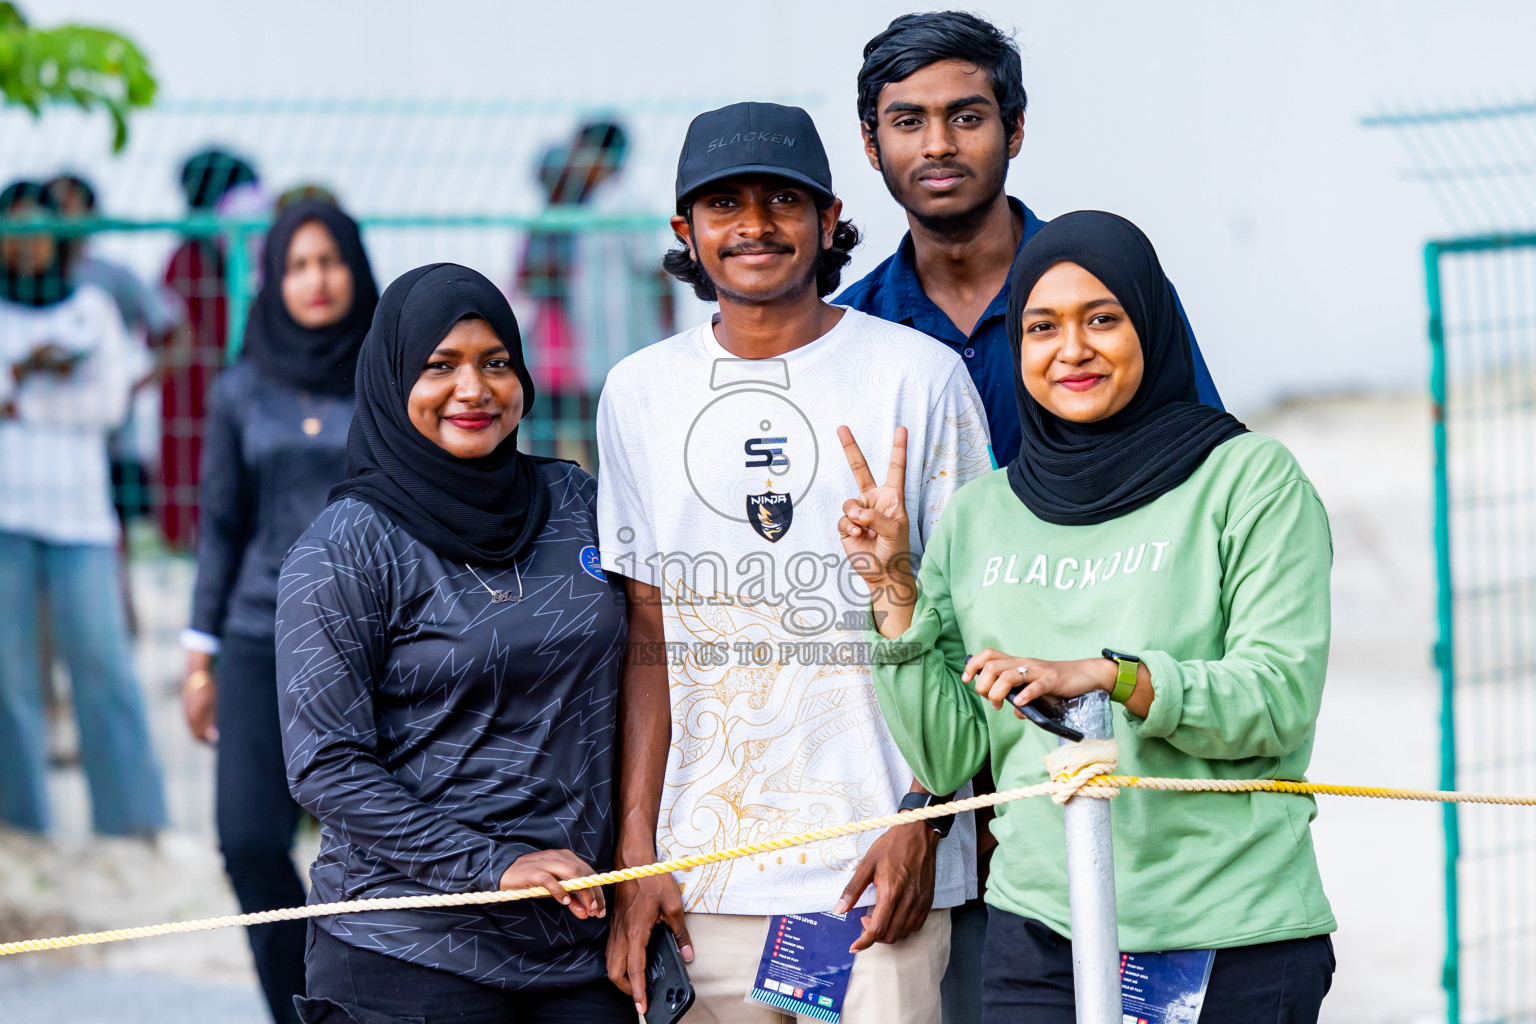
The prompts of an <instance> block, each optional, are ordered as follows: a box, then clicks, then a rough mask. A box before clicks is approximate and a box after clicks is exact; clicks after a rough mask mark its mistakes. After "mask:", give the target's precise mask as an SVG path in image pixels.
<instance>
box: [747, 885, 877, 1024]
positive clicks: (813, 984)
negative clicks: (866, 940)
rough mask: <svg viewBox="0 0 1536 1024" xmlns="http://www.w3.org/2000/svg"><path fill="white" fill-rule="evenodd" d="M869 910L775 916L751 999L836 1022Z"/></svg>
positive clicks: (770, 922)
mask: <svg viewBox="0 0 1536 1024" xmlns="http://www.w3.org/2000/svg"><path fill="white" fill-rule="evenodd" d="M866 909H867V908H864V907H860V908H857V909H855V910H850V911H849V912H848V913H846V914H779V915H777V916H775V917H774V918H773V919H772V920H771V921H769V922H768V941H767V942H765V943H764V944H763V958H762V960H761V961H760V962H759V963H758V965H757V981H756V982H755V983H754V984H753V986H752V991H751V992H750V993H748V996H747V998H749V999H755V1000H756V1001H758V1002H760V1003H767V1004H768V1005H769V1006H772V1007H774V1008H776V1009H779V1010H783V1011H784V1012H786V1013H801V1014H804V1015H805V1016H807V1017H814V1018H816V1019H817V1020H824V1021H828V1022H829V1024H837V1022H838V1021H839V1020H841V1019H842V1016H843V1000H844V999H845V998H846V997H847V995H848V978H849V975H851V974H852V973H853V956H854V955H853V954H852V953H850V952H848V947H849V946H851V945H853V941H854V940H855V939H857V938H858V937H859V936H860V935H861V934H862V933H863V931H864V911H865V910H866Z"/></svg>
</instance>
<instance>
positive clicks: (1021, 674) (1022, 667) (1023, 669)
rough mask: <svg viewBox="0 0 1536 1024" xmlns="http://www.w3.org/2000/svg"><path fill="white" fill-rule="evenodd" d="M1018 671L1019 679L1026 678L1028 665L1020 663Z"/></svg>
mask: <svg viewBox="0 0 1536 1024" xmlns="http://www.w3.org/2000/svg"><path fill="white" fill-rule="evenodd" d="M1018 673H1019V678H1020V679H1026V678H1028V677H1029V666H1028V665H1020V666H1019V667H1018Z"/></svg>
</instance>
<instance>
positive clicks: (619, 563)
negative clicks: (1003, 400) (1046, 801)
mask: <svg viewBox="0 0 1536 1024" xmlns="http://www.w3.org/2000/svg"><path fill="white" fill-rule="evenodd" d="M839 425H847V426H848V427H849V428H850V429H851V430H852V431H853V434H854V437H855V438H856V439H857V440H858V442H859V445H860V447H861V448H862V449H863V451H864V455H865V457H866V458H867V459H868V461H869V464H870V466H871V467H872V471H873V473H874V475H875V478H876V479H877V480H880V481H883V480H884V479H885V468H886V466H887V464H888V460H889V458H890V448H891V441H892V438H893V435H894V433H895V429H896V427H898V426H905V427H906V428H907V431H908V442H907V452H908V459H907V476H906V502H907V514H908V517H909V519H910V520H911V523H912V548H913V552H914V554H915V555H918V556H920V555H921V552H922V548H923V542H924V540H925V539H926V538H927V536H928V535H929V533H930V532H931V531H932V529H933V527H934V525H935V524H936V523H937V522H938V518H939V513H940V511H941V510H942V509H943V507H944V504H945V502H946V501H947V500H948V498H949V496H950V495H951V494H952V493H954V491H955V490H956V488H958V487H959V486H960V485H961V484H963V483H964V482H966V481H967V480H970V479H972V478H973V477H977V476H980V475H981V474H983V473H985V472H987V471H988V469H989V468H990V463H989V460H988V456H987V424H986V414H985V413H984V412H983V411H982V407H981V403H980V401H979V399H978V397H977V394H976V389H975V387H974V386H973V384H972V383H971V379H970V376H969V375H968V374H967V373H966V370H965V367H964V365H963V364H962V363H961V362H960V360H959V358H958V357H957V356H955V354H954V353H952V352H951V351H949V349H947V348H946V347H945V346H944V345H943V344H941V343H940V342H937V341H935V340H933V339H932V338H929V337H928V336H927V335H924V334H921V333H919V332H917V331H914V330H911V329H910V328H907V327H903V326H901V325H899V324H892V323H889V322H887V321H884V320H880V319H877V318H875V317H871V316H868V315H866V314H864V313H860V312H858V311H856V310H847V311H845V312H844V313H843V316H842V319H841V320H840V321H839V322H838V324H837V325H836V326H835V327H834V328H833V329H832V330H830V331H828V332H827V333H826V334H825V335H823V336H822V337H821V338H818V339H817V340H816V341H814V342H811V343H810V344H808V345H804V346H802V347H801V348H798V349H795V350H794V351H792V352H789V353H787V354H786V355H784V356H782V357H779V358H772V359H758V360H748V359H739V358H736V357H734V356H732V355H731V354H730V353H729V352H728V351H726V350H725V349H724V348H722V347H721V346H720V344H719V342H718V341H717V340H716V339H715V335H714V330H713V327H712V325H711V324H708V323H706V324H704V325H702V326H700V327H697V328H694V329H693V330H689V331H685V332H683V333H682V334H678V335H676V336H674V337H671V338H668V339H667V340H665V341H662V342H658V343H657V344H655V345H651V346H649V347H648V348H645V349H642V350H641V351H639V352H636V353H635V354H633V355H631V356H629V357H628V358H626V359H624V360H623V361H622V362H620V363H619V364H618V365H617V366H615V367H614V368H613V370H612V371H611V372H610V373H609V374H608V380H607V385H606V386H605V388H604V390H603V394H602V400H601V403H600V405H599V408H598V416H597V439H598V448H599V455H600V469H599V476H598V528H599V533H600V536H601V560H602V566H603V568H604V569H606V570H609V571H612V572H617V573H620V574H622V575H625V576H629V577H631V578H633V579H637V580H640V581H642V582H645V583H649V584H651V585H653V586H657V587H659V588H660V589H661V591H662V596H663V600H664V611H663V621H664V625H665V636H666V642H667V647H666V649H665V650H664V651H661V650H658V651H654V652H648V653H649V655H650V656H654V657H665V658H666V659H667V661H668V665H669V669H668V673H669V678H670V682H671V697H672V746H671V750H670V752H669V755H668V760H667V777H666V785H665V788H664V790H663V794H662V802H661V818H660V821H659V823H658V827H657V833H656V843H657V850H658V854H659V855H660V856H663V857H678V856H683V855H686V854H693V853H703V852H707V851H711V850H717V849H723V848H726V847H730V846H736V845H739V844H742V843H748V842H753V841H757V840H764V839H771V838H774V837H778V836H786V835H791V834H793V833H797V832H803V831H807V830H810V829H816V828H823V827H826V826H830V825H836V824H841V823H845V822H850V821H856V820H858V819H861V818H866V817H872V816H876V815H881V814H888V813H890V812H891V811H893V810H894V809H895V808H896V805H897V804H898V803H899V801H900V800H901V798H902V796H903V795H905V793H906V792H907V790H908V788H909V787H910V785H911V782H912V773H911V771H910V770H909V769H908V767H907V765H906V762H905V761H904V760H903V759H902V757H901V753H900V751H898V750H897V748H896V745H895V743H894V741H893V740H892V739H891V735H890V732H889V731H888V730H887V729H886V727H885V723H884V721H883V719H882V718H881V715H880V706H879V704H878V702H877V701H876V698H875V691H874V686H873V684H872V683H871V680H870V675H869V671H868V668H867V659H866V658H865V656H864V653H863V647H862V640H863V633H862V629H863V623H864V618H865V616H866V615H867V611H868V607H869V592H868V590H867V589H866V588H865V587H864V585H863V582H862V581H861V580H860V579H859V577H858V574H857V573H856V572H854V571H853V569H852V567H851V566H850V565H849V564H848V562H847V558H846V556H845V555H844V553H843V549H842V544H841V542H840V540H839V539H838V535H837V521H838V518H839V517H840V516H841V515H842V505H843V502H844V501H846V500H847V499H848V498H850V497H854V496H855V495H856V494H857V493H858V490H857V488H856V487H855V485H854V482H853V474H852V471H850V470H849V468H848V464H847V461H846V459H845V458H844V455H843V451H842V447H841V445H840V443H839V441H838V438H837V428H838V426H839ZM877 835H878V833H871V832H866V833H863V834H861V835H858V836H848V837H844V838H841V839H836V840H830V841H826V842H821V843H816V844H813V845H810V846H806V847H801V848H797V849H792V850H786V851H782V852H779V853H772V854H766V855H762V856H757V857H749V858H743V859H740V860H734V861H728V862H726V863H722V864H715V865H709V866H706V867H703V868H696V869H694V870H692V871H689V872H685V873H681V874H679V876H678V881H679V882H680V883H682V885H683V897H684V903H685V905H686V907H687V909H688V910H689V911H692V912H705V913H722V914H780V913H810V912H816V911H827V910H830V909H831V907H832V905H833V903H834V902H835V901H836V899H837V897H838V895H839V894H840V893H841V892H842V890H843V887H844V886H845V885H847V883H848V880H849V878H850V876H851V874H852V872H853V869H854V867H855V866H856V865H857V864H858V861H859V858H860V857H861V856H862V855H863V853H864V852H865V851H866V850H867V849H868V848H869V845H870V843H872V842H873V841H874V839H875V837H876V836H877ZM975 848H976V833H975V825H974V822H973V821H972V820H971V816H970V815H965V816H963V817H962V819H961V820H959V821H957V822H956V823H955V827H954V829H953V831H951V833H950V836H949V838H947V839H946V840H944V841H943V842H942V843H941V844H940V846H939V860H938V872H937V881H936V887H935V894H934V895H935V899H934V905H935V906H938V907H950V906H956V905H958V904H960V903H961V902H963V901H964V900H966V899H967V898H969V897H972V896H974V895H975V894H976V873H975V862H976V856H975ZM873 893H874V890H873V889H870V890H869V891H868V892H867V893H866V894H865V898H864V902H865V903H866V904H867V903H869V902H871V901H872V899H873Z"/></svg>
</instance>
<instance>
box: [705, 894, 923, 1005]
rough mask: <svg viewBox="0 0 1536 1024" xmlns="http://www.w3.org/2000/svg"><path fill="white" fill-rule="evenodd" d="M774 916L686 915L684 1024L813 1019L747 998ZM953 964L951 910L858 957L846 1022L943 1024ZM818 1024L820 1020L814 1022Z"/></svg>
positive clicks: (873, 947)
mask: <svg viewBox="0 0 1536 1024" xmlns="http://www.w3.org/2000/svg"><path fill="white" fill-rule="evenodd" d="M771 920H772V918H769V917H742V916H737V915H734V914H688V915H687V921H688V936H689V938H691V939H692V940H693V953H694V959H693V963H691V964H689V965H688V977H689V978H690V979H692V981H693V987H694V991H695V993H696V997H695V999H694V1004H693V1009H691V1010H689V1011H688V1013H687V1015H686V1016H684V1017H683V1022H682V1024H796V1022H797V1021H814V1020H815V1018H812V1017H804V1016H799V1015H797V1014H788V1013H784V1012H782V1011H780V1010H776V1009H774V1008H773V1007H771V1006H767V1005H765V1004H763V1003H759V1002H748V1001H747V1000H746V995H747V990H748V989H750V988H751V987H752V983H753V981H755V980H756V978H757V965H758V962H759V961H760V960H761V959H762V955H763V943H764V942H765V941H766V940H767V938H768V922H769V921H771ZM948 966H949V911H948V910H935V911H934V912H933V913H931V914H929V915H928V920H927V922H925V923H924V924H923V927H922V928H921V929H919V930H918V931H917V932H915V933H914V934H912V935H909V936H908V937H907V938H905V939H903V940H902V941H901V942H898V943H895V944H893V945H884V944H877V945H875V946H872V947H870V948H869V949H866V950H864V951H863V952H862V953H860V954H859V955H858V956H857V957H856V958H855V959H854V962H853V975H852V976H851V977H850V978H849V980H848V998H847V999H846V1000H844V1002H843V1024H939V982H940V981H941V980H943V978H944V971H945V968H947V967H948ZM816 1024H819V1022H816Z"/></svg>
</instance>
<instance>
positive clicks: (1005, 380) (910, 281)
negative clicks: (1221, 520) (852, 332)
mask: <svg viewBox="0 0 1536 1024" xmlns="http://www.w3.org/2000/svg"><path fill="white" fill-rule="evenodd" d="M1008 205H1009V206H1010V207H1012V208H1013V211H1014V212H1015V213H1017V214H1020V215H1021V216H1023V218H1024V237H1022V238H1021V239H1019V250H1020V251H1022V250H1023V248H1024V243H1026V242H1028V241H1029V240H1030V239H1031V238H1033V237H1034V235H1035V232H1036V231H1039V230H1040V228H1041V226H1042V225H1044V224H1045V221H1043V220H1041V219H1040V218H1039V217H1036V216H1035V215H1034V213H1033V212H1032V211H1031V210H1030V209H1029V207H1027V206H1025V205H1024V204H1023V203H1021V202H1019V201H1018V200H1017V199H1014V198H1013V197H1012V196H1009V197H1008ZM1014 259H1018V253H1017V252H1016V253H1014ZM832 301H833V302H835V303H836V304H837V305H839V306H851V307H852V308H854V309H857V310H859V311H860V312H863V313H868V314H870V315H871V316H878V317H880V319H882V320H890V321H891V322H892V323H898V324H905V325H906V326H908V327H912V328H916V329H917V330H919V331H922V332H923V333H924V334H926V335H928V336H929V337H931V338H937V339H938V340H939V341H942V342H944V344H946V345H948V346H949V347H950V348H952V349H954V350H955V351H956V352H957V353H959V355H960V358H961V359H963V360H965V368H966V369H967V370H969V371H970V373H971V380H972V381H973V382H974V383H975V385H976V390H977V392H978V393H979V394H980V395H981V404H982V406H983V407H984V408H985V409H986V410H987V425H988V426H989V427H990V428H991V431H992V451H993V453H994V459H995V461H996V462H997V463H998V464H999V465H1002V464H1005V463H1007V462H1009V461H1010V460H1011V459H1012V458H1013V457H1014V455H1015V453H1017V452H1018V450H1019V444H1020V442H1021V440H1022V435H1021V434H1020V431H1019V407H1018V403H1017V402H1016V401H1015V399H1014V393H1013V377H1014V373H1013V352H1012V350H1011V349H1010V347H1009V345H1008V332H1007V329H1006V327H1005V325H1004V321H1006V320H1007V318H1008V285H1007V283H1006V282H1005V283H1004V284H1003V287H1002V289H1001V290H1000V291H999V292H998V293H997V295H996V296H994V297H993V299H992V301H991V303H989V304H988V306H987V309H986V312H984V313H982V314H981V319H979V320H977V321H976V326H975V327H974V328H972V329H971V333H970V335H969V336H967V335H966V334H965V333H964V332H962V331H961V330H960V328H958V327H956V326H955V324H954V321H952V320H950V318H949V315H948V314H947V313H945V312H944V311H943V310H942V309H940V308H939V307H938V306H937V305H935V304H934V301H933V300H932V299H930V298H929V297H928V294H927V293H926V292H924V291H923V286H922V283H921V282H919V281H918V279H917V270H916V268H915V267H914V266H913V250H912V234H911V232H908V233H907V236H906V237H905V238H903V239H902V240H901V245H900V246H899V247H898V248H897V250H896V251H895V252H894V253H893V254H892V255H891V256H890V257H888V258H887V259H886V261H885V262H884V263H882V264H880V265H879V266H878V267H876V268H875V269H874V270H871V271H870V272H869V274H868V275H866V276H865V277H864V279H863V280H861V281H859V282H857V283H855V284H853V285H850V286H849V287H848V288H846V289H845V290H844V291H843V294H841V295H839V296H838V297H837V298H835V299H833V300H832ZM1174 301H1175V302H1179V298H1178V291H1177V289H1175V291H1174ZM1179 315H1180V316H1181V317H1183V318H1184V328H1185V330H1186V331H1188V333H1189V348H1190V353H1191V355H1193V356H1194V357H1195V385H1196V387H1197V388H1198V389H1199V393H1200V401H1202V402H1204V403H1205V404H1206V405H1213V406H1215V407H1216V408H1218V409H1220V408H1222V407H1223V406H1222V404H1221V396H1220V395H1218V394H1217V393H1216V384H1215V382H1214V381H1212V380H1211V372H1210V370H1208V369H1206V366H1205V357H1204V356H1202V355H1201V354H1200V346H1199V344H1198V343H1197V342H1196V341H1195V330H1194V328H1193V327H1191V326H1190V324H1189V316H1188V314H1186V313H1185V312H1184V304H1183V303H1182V302H1179Z"/></svg>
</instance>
